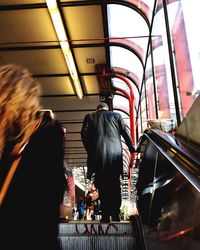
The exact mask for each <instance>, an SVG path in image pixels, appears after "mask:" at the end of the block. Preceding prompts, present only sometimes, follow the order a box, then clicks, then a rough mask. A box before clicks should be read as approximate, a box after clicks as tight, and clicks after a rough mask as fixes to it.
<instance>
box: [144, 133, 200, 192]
mask: <svg viewBox="0 0 200 250" xmlns="http://www.w3.org/2000/svg"><path fill="white" fill-rule="evenodd" d="M143 136H145V137H146V138H147V139H148V140H149V141H150V142H151V143H152V144H153V145H154V146H155V147H156V148H157V149H158V150H159V151H160V152H161V153H162V154H163V155H164V156H165V157H166V158H167V159H168V160H169V161H170V162H171V163H172V164H173V165H174V166H175V167H176V168H177V169H178V171H179V172H180V173H181V174H182V175H184V176H185V178H186V179H187V180H188V181H189V182H190V183H191V184H192V185H193V186H194V187H195V188H196V189H197V190H198V191H199V192H200V161H198V159H197V158H196V157H195V156H193V155H192V153H191V152H189V151H187V150H186V149H185V148H184V147H183V145H182V144H181V143H180V142H179V141H178V140H177V139H176V138H174V137H173V136H172V137H171V138H170V135H169V134H168V135H167V133H165V132H163V131H158V130H155V129H154V130H153V129H151V130H149V131H148V132H144V134H143ZM167 137H169V138H170V139H171V140H168V139H167ZM173 140H174V142H173Z"/></svg>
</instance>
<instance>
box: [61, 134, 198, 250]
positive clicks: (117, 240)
mask: <svg viewBox="0 0 200 250" xmlns="http://www.w3.org/2000/svg"><path fill="white" fill-rule="evenodd" d="M138 151H140V153H138V159H137V160H136V162H137V165H136V166H135V167H136V168H138V169H139V171H138V179H137V184H136V188H137V208H138V212H139V215H134V216H132V217H131V218H130V221H121V222H112V221H111V223H103V224H101V223H100V222H99V221H71V222H70V221H69V222H68V223H66V222H63V223H60V234H59V239H60V242H61V245H62V250H68V249H76V250H80V249H81V250H101V249H105V250H114V249H115V250H121V249H126V250H129V249H130V250H199V249H200V193H199V191H200V154H199V151H198V147H196V148H195V147H193V146H191V145H190V144H187V143H185V142H184V141H182V140H181V139H178V138H176V137H174V136H173V135H172V134H170V133H165V132H163V131H161V130H156V129H154V130H153V129H152V130H148V131H146V132H144V134H143V136H142V137H141V138H140V141H139V144H138Z"/></svg>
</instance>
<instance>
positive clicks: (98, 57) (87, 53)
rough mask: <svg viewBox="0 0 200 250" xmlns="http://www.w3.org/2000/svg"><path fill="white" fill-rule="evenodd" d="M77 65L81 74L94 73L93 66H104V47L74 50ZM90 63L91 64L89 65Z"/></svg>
mask: <svg viewBox="0 0 200 250" xmlns="http://www.w3.org/2000/svg"><path fill="white" fill-rule="evenodd" d="M74 53H75V57H76V61H77V65H78V68H79V71H80V72H81V73H85V72H87V73H92V72H95V70H94V66H95V64H105V63H106V55H105V48H104V47H97V48H78V49H74ZM91 61H92V63H91Z"/></svg>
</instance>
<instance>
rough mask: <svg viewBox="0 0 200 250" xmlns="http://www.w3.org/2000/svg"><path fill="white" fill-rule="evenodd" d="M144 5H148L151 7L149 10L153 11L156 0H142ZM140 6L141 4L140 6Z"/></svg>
mask: <svg viewBox="0 0 200 250" xmlns="http://www.w3.org/2000/svg"><path fill="white" fill-rule="evenodd" d="M142 2H143V3H145V4H146V5H148V6H149V8H150V9H151V10H152V11H153V6H154V2H155V0H142ZM138 6H139V4H138Z"/></svg>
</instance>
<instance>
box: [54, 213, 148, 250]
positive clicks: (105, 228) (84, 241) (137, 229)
mask: <svg viewBox="0 0 200 250" xmlns="http://www.w3.org/2000/svg"><path fill="white" fill-rule="evenodd" d="M59 230H60V234H59V240H60V242H61V246H62V250H122V249H124V250H146V248H145V244H144V238H143V234H142V231H141V224H140V218H139V216H137V215H136V216H133V217H132V218H131V220H130V221H121V222H110V223H100V222H99V221H69V222H68V223H64V222H63V223H60V227H59Z"/></svg>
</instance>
